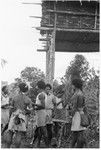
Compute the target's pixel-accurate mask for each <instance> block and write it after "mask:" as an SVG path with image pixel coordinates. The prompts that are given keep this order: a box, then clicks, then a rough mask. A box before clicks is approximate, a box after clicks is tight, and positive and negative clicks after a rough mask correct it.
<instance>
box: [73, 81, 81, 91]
mask: <svg viewBox="0 0 101 150" xmlns="http://www.w3.org/2000/svg"><path fill="white" fill-rule="evenodd" d="M72 85H73V86H74V88H75V89H80V90H82V86H83V82H82V80H81V79H79V78H75V79H73V80H72Z"/></svg>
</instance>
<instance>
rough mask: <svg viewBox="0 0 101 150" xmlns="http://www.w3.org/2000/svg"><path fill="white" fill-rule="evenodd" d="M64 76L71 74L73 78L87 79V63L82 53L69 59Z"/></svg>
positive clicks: (67, 76)
mask: <svg viewBox="0 0 101 150" xmlns="http://www.w3.org/2000/svg"><path fill="white" fill-rule="evenodd" d="M65 76H66V78H67V79H68V78H69V77H70V76H71V80H72V79H73V78H82V80H84V81H86V80H88V79H89V76H90V74H89V63H88V62H87V60H86V58H85V57H84V56H83V55H78V54H77V55H75V58H74V60H73V61H71V63H70V66H68V67H67V70H66V74H65Z"/></svg>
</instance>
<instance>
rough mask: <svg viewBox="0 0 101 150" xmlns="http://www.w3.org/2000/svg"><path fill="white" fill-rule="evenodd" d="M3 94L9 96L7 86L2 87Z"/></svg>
mask: <svg viewBox="0 0 101 150" xmlns="http://www.w3.org/2000/svg"><path fill="white" fill-rule="evenodd" d="M2 92H3V93H4V94H5V95H6V94H8V87H7V86H6V85H5V86H3V87H2Z"/></svg>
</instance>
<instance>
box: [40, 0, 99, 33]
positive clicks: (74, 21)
mask: <svg viewBox="0 0 101 150" xmlns="http://www.w3.org/2000/svg"><path fill="white" fill-rule="evenodd" d="M54 4H55V5H56V10H57V11H64V12H65V11H68V14H66V13H58V14H57V23H56V26H57V27H58V28H66V29H90V30H93V29H99V3H98V2H96V1H91V2H88V1H83V2H82V3H80V1H57V2H55V1H43V2H42V20H41V26H42V27H47V26H54V16H55V15H54V13H52V12H48V10H50V9H51V10H54ZM72 12H73V14H72ZM80 14H81V15H80ZM87 14H88V15H87ZM90 14H91V15H90ZM95 14H96V17H95ZM44 33H45V31H41V34H44Z"/></svg>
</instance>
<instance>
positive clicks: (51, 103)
mask: <svg viewBox="0 0 101 150" xmlns="http://www.w3.org/2000/svg"><path fill="white" fill-rule="evenodd" d="M45 91H46V94H47V101H46V103H45V108H46V128H47V134H48V144H49V145H50V144H51V139H52V125H53V122H52V110H53V109H54V107H55V106H56V97H55V96H54V95H53V94H52V86H51V85H50V84H46V88H45Z"/></svg>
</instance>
